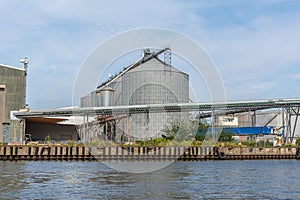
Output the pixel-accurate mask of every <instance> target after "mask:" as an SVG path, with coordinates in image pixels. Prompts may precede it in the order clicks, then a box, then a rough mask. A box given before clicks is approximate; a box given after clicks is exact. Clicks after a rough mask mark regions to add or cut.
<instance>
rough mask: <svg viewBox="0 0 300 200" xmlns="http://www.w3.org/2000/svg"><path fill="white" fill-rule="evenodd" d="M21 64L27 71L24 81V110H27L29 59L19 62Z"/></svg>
mask: <svg viewBox="0 0 300 200" xmlns="http://www.w3.org/2000/svg"><path fill="white" fill-rule="evenodd" d="M19 61H20V62H21V63H23V64H24V69H25V80H24V90H25V91H24V103H25V105H24V108H27V106H28V105H27V103H26V91H27V90H26V87H27V69H28V58H27V57H25V58H24V59H20V60H19Z"/></svg>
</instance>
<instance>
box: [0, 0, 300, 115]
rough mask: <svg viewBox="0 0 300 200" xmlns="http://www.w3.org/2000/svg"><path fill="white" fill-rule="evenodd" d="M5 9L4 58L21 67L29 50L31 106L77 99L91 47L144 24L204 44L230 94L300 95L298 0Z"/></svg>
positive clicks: (7, 0)
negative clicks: (77, 85)
mask: <svg viewBox="0 0 300 200" xmlns="http://www.w3.org/2000/svg"><path fill="white" fill-rule="evenodd" d="M0 13H1V18H0V27H1V28H0V44H1V45H0V63H1V64H5V65H10V66H16V67H20V68H22V63H20V62H19V59H20V58H24V57H28V59H29V68H28V77H27V78H28V79H27V81H28V86H27V103H28V104H29V107H30V108H31V109H35V110H37V109H55V108H59V107H66V106H70V105H72V92H73V85H74V81H75V79H76V76H77V73H78V71H79V69H80V67H81V65H82V63H83V62H84V61H85V59H86V58H87V57H88V55H89V54H90V52H91V51H93V49H95V47H96V46H97V45H99V44H101V43H102V42H104V41H105V40H107V39H108V38H111V37H112V36H114V35H116V34H119V33H121V32H124V31H127V30H132V29H137V28H142V27H160V28H166V29H170V30H174V31H177V32H180V33H183V34H185V35H187V36H189V37H191V38H193V39H194V40H195V41H197V42H198V43H199V44H201V45H202V46H203V48H204V49H205V50H206V51H207V53H208V54H209V56H210V57H211V59H212V60H213V62H214V63H215V65H216V67H217V68H218V70H219V72H220V75H221V77H222V79H223V82H224V87H225V89H226V96H227V99H228V100H252V99H272V98H296V97H300V84H299V83H300V20H299V19H300V1H297V0H294V1H289V0H272V1H271V0H264V1H260V0H258V1H252V0H248V1H247V0H244V1H238V0H237V1H235V0H228V1H217V0H215V1H213V0H207V1H201V0H200V1H199V0H195V1H191V0H187V1H181V0H178V1H176V0H172V1H171V0H162V1H158V0H151V1H138V0H128V1H115V0H112V1H97V0H90V1H83V0H51V1H50V0H44V1H38V0H28V1H26V2H24V1H21V0H0ZM124 65H125V66H126V65H128V63H124ZM122 67H124V66H121V67H120V69H121V68H122ZM193 89H194V90H199V91H200V90H201V88H197V86H194V87H193ZM206 100H207V99H205V98H203V99H201V98H200V100H198V101H206Z"/></svg>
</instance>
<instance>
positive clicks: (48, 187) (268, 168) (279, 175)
mask: <svg viewBox="0 0 300 200" xmlns="http://www.w3.org/2000/svg"><path fill="white" fill-rule="evenodd" d="M0 199H300V161H296V160H257V161H209V162H175V163H173V164H172V165H170V166H168V167H166V168H164V169H162V170H159V171H155V172H150V173H140V174H134V173H125V172H116V171H114V170H113V169H110V168H108V167H106V166H104V165H103V164H101V163H99V162H67V161H24V162H19V161H18V162H10V161H0Z"/></svg>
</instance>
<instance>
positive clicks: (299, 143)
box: [296, 138, 300, 146]
mask: <svg viewBox="0 0 300 200" xmlns="http://www.w3.org/2000/svg"><path fill="white" fill-rule="evenodd" d="M296 145H297V146H300V138H297V140H296Z"/></svg>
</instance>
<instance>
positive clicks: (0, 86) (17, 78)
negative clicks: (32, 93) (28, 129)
mask: <svg viewBox="0 0 300 200" xmlns="http://www.w3.org/2000/svg"><path fill="white" fill-rule="evenodd" d="M25 95H26V69H20V68H16V67H12V66H7V65H2V64H0V139H1V141H0V142H3V143H7V142H10V141H14V142H20V141H21V140H22V131H23V122H22V121H20V120H11V111H18V110H20V109H23V108H25V98H26V97H25Z"/></svg>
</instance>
